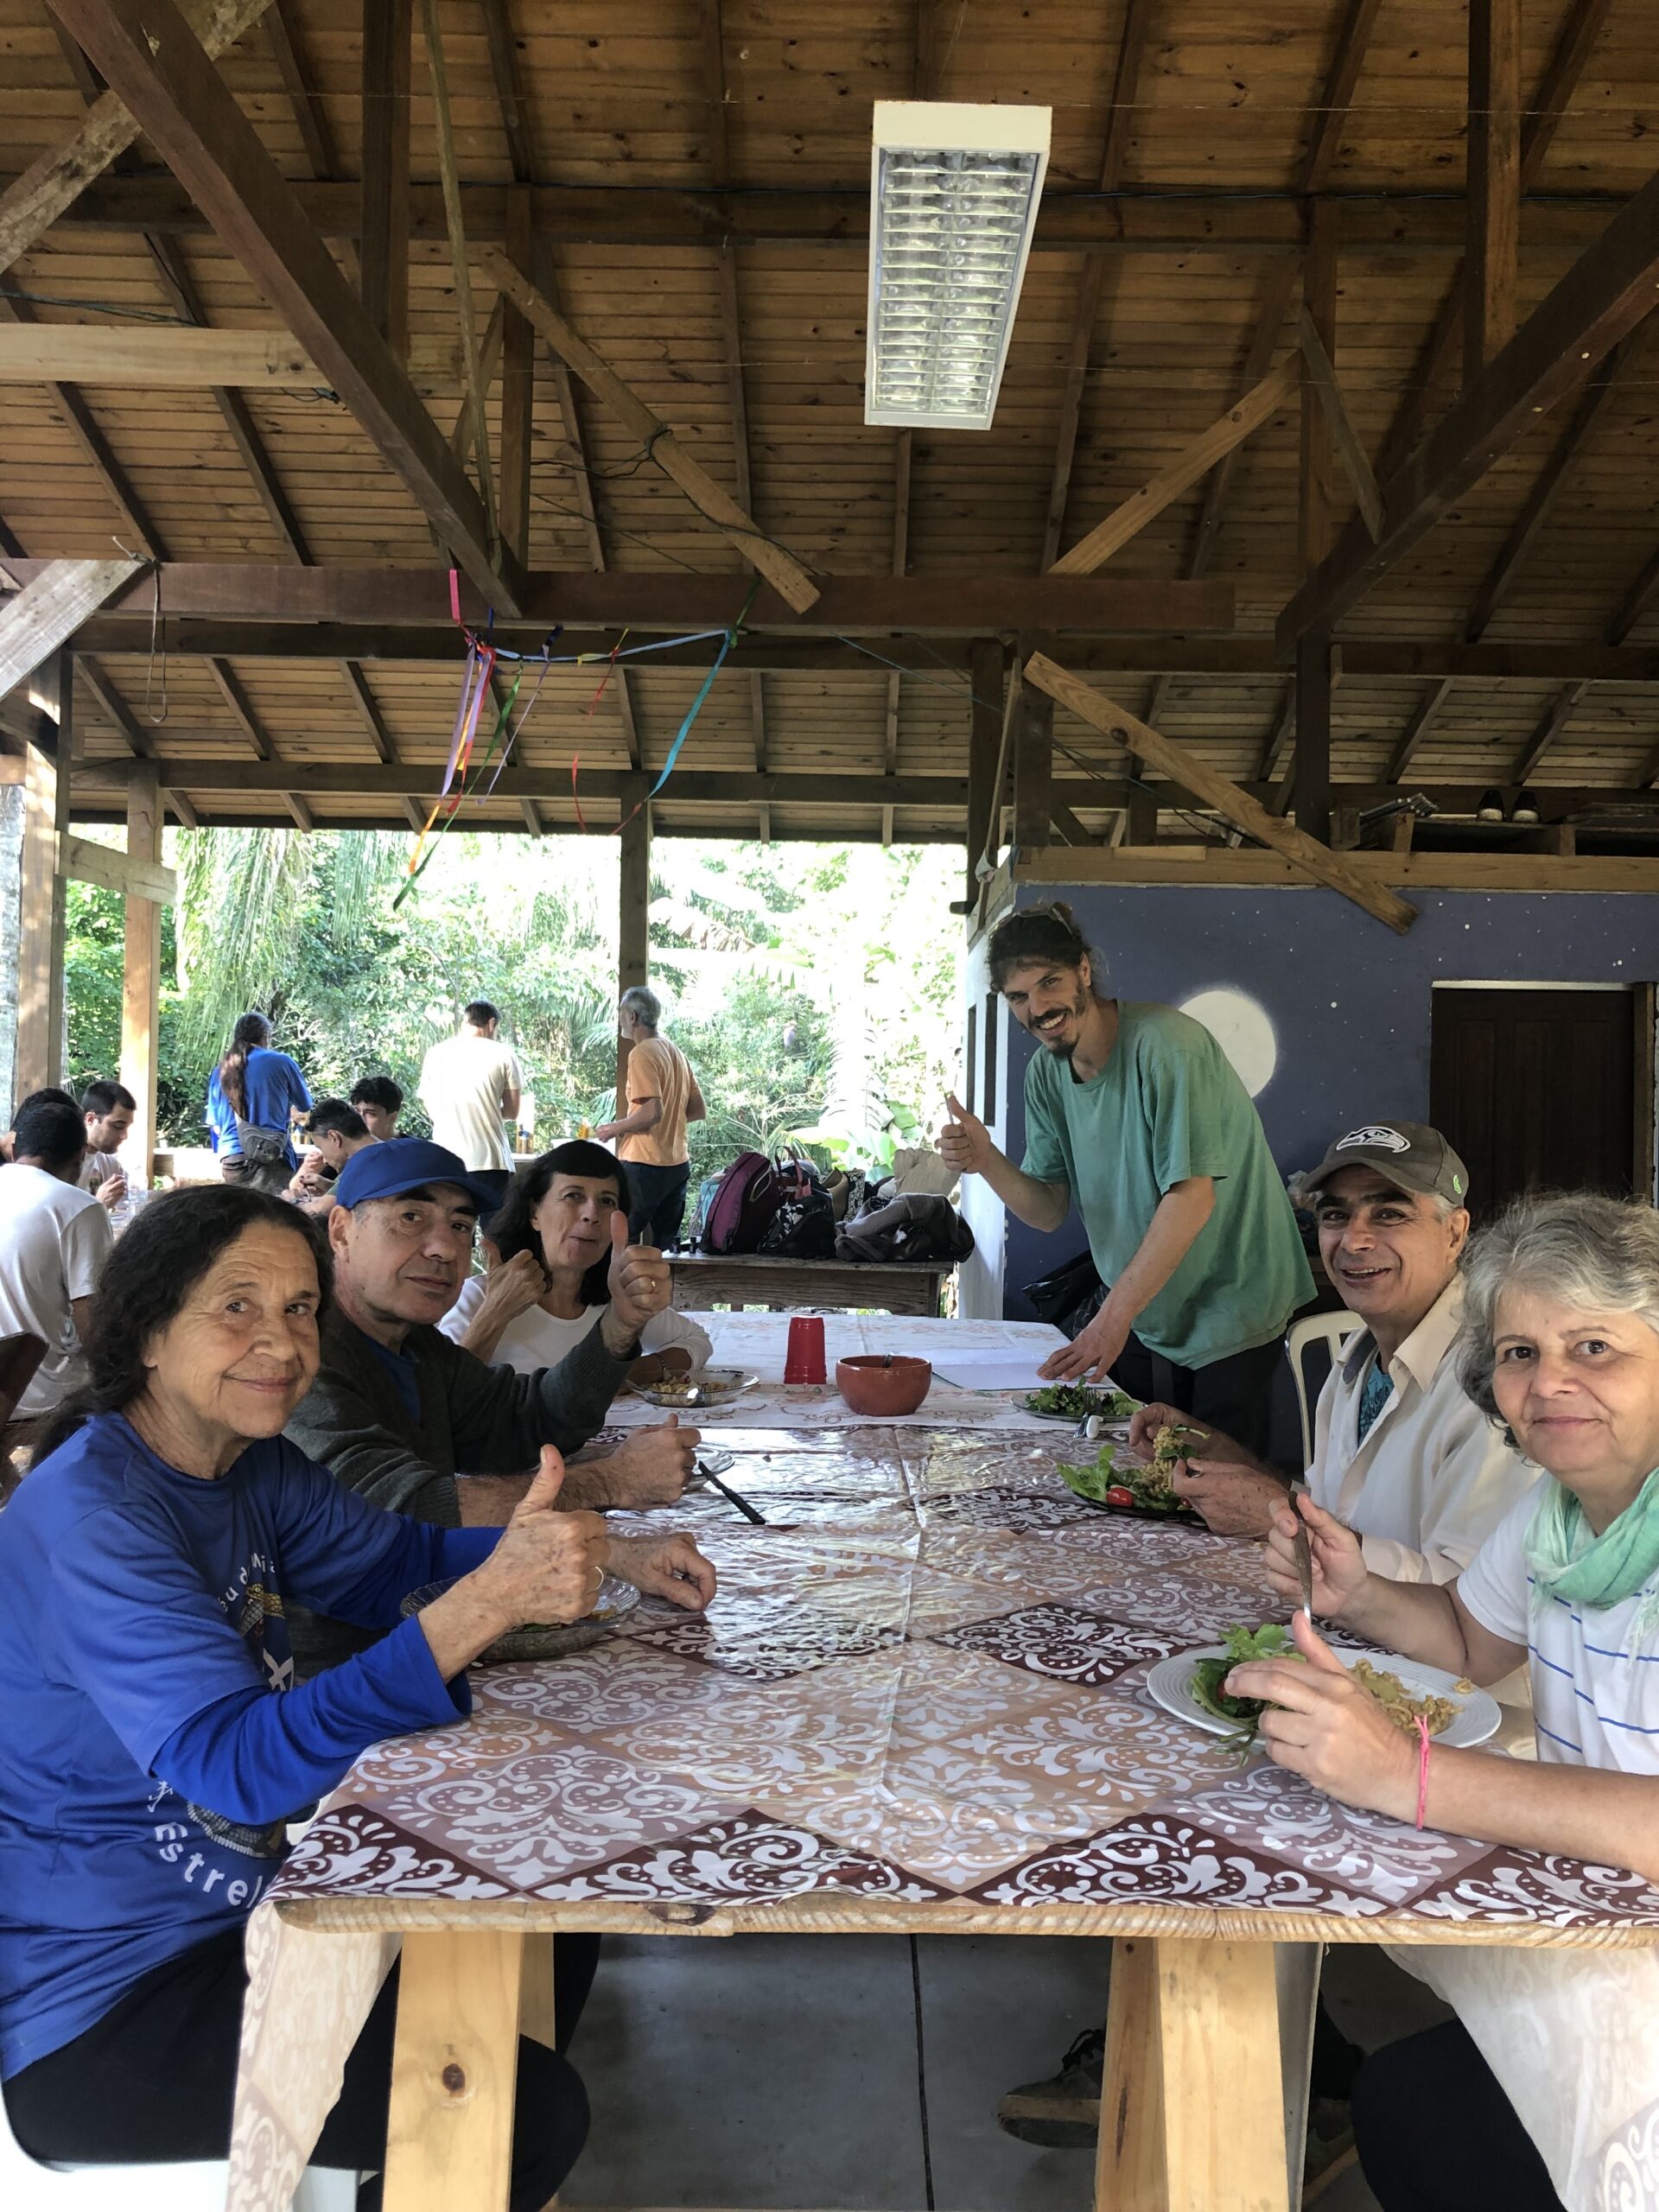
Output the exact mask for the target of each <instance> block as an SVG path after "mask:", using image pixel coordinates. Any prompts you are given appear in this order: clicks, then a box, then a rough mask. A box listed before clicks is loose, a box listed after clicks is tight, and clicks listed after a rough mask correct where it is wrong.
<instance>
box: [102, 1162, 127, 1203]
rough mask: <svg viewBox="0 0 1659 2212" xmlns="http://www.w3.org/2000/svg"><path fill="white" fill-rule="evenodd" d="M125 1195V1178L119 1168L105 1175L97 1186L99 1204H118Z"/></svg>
mask: <svg viewBox="0 0 1659 2212" xmlns="http://www.w3.org/2000/svg"><path fill="white" fill-rule="evenodd" d="M126 1195H127V1179H126V1176H125V1175H124V1173H123V1172H122V1170H121V1169H120V1168H117V1169H116V1171H115V1173H113V1174H112V1175H106V1176H105V1178H104V1180H103V1181H102V1182H101V1183H100V1184H99V1186H98V1203H99V1205H101V1206H118V1205H120V1203H121V1201H122V1199H123V1198H125V1197H126Z"/></svg>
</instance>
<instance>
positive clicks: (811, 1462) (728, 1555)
mask: <svg viewBox="0 0 1659 2212" xmlns="http://www.w3.org/2000/svg"><path fill="white" fill-rule="evenodd" d="M721 1442H722V1444H723V1445H724V1446H726V1447H727V1448H728V1449H729V1450H730V1451H731V1452H732V1453H733V1465H732V1466H731V1468H730V1469H729V1470H728V1471H727V1474H726V1477H725V1479H726V1480H727V1482H728V1483H729V1484H732V1485H734V1487H735V1488H737V1489H738V1490H740V1491H741V1492H742V1493H743V1494H744V1495H745V1496H746V1497H748V1498H749V1499H750V1500H751V1501H752V1502H753V1503H754V1504H755V1505H756V1506H757V1507H758V1508H759V1509H760V1510H761V1511H762V1512H763V1513H764V1515H765V1517H766V1525H765V1526H763V1527H755V1526H752V1525H750V1524H749V1523H747V1522H745V1521H743V1520H742V1519H741V1517H740V1516H738V1515H737V1514H736V1513H735V1512H734V1511H733V1510H731V1508H730V1507H729V1506H728V1504H727V1503H726V1501H725V1500H724V1499H722V1498H721V1497H718V1496H716V1495H715V1494H713V1493H702V1494H696V1495H689V1496H688V1497H687V1498H686V1499H685V1500H683V1502H682V1503H681V1504H680V1505H679V1506H678V1507H676V1508H673V1509H671V1510H667V1511H664V1512H658V1513H654V1514H652V1515H651V1516H649V1522H650V1525H651V1526H652V1527H653V1528H657V1529H661V1528H664V1527H665V1526H678V1527H682V1528H685V1529H690V1530H692V1531H693V1532H695V1534H696V1537H697V1540H698V1541H699V1543H700V1544H701V1545H702V1547H703V1548H704V1550H705V1551H706V1552H707V1553H708V1554H709V1557H710V1558H711V1559H712V1560H714V1561H715V1567H716V1568H717V1571H718V1573H719V1577H720V1590H719V1594H718V1596H717V1597H716V1599H715V1602H714V1604H713V1605H712V1606H711V1607H710V1608H709V1611H708V1613H707V1615H706V1616H702V1617H696V1616H691V1615H688V1614H685V1613H683V1612H679V1611H674V1610H672V1609H671V1608H669V1607H667V1606H665V1605H658V1604H653V1603H651V1602H650V1601H646V1602H645V1603H642V1604H641V1605H640V1606H639V1609H638V1610H637V1611H635V1612H633V1613H632V1615H631V1616H629V1617H628V1618H626V1619H625V1620H624V1621H623V1622H622V1623H621V1624H620V1625H619V1626H618V1628H617V1629H616V1630H614V1631H613V1633H612V1634H611V1635H610V1637H608V1638H607V1640H605V1641H604V1642H602V1643H598V1644H597V1645H595V1646H594V1647H592V1648H590V1649H587V1650H585V1651H582V1652H581V1653H578V1654H576V1655H575V1656H570V1657H568V1658H565V1659H563V1660H560V1661H558V1662H546V1663H541V1664H522V1663H521V1664H513V1665H505V1666H493V1667H484V1668H478V1669H474V1675H473V1697H474V1710H473V1713H472V1716H471V1718H470V1719H467V1720H466V1721H464V1722H462V1723H461V1724H459V1725H457V1726H453V1727H450V1728H446V1729H442V1730H437V1731H434V1732H430V1733H427V1734H422V1735H416V1736H407V1737H400V1738H394V1739H391V1740H389V1741H387V1742H385V1743H384V1744H382V1745H378V1747H376V1748H375V1749H374V1750H372V1751H370V1752H368V1753H366V1754H365V1756H364V1757H363V1758H361V1759H359V1762H358V1764H357V1765H356V1767H355V1768H354V1769H353V1771H352V1773H351V1774H350V1776H349V1777H347V1778H346V1782H345V1783H344V1784H343V1785H342V1787H341V1788H340V1789H339V1790H337V1791H336V1792H335V1793H334V1796H333V1797H332V1798H331V1799H330V1800H329V1801H328V1802H327V1804H326V1805H325V1806H324V1807H323V1808H321V1812H320V1813H319V1815H318V1816H317V1818H316V1819H315V1821H314V1822H313V1823H312V1825H311V1827H309V1828H308V1831H307V1832H306V1834H305V1835H304V1836H303V1838H302V1840H301V1841H300V1843H299V1844H298V1846H297V1847H296V1850H295V1851H294V1853H293V1854H292V1856H291V1858H290V1859H289V1861H288V1864H287V1866H286V1867H285V1868H284V1870H283V1872H282V1873H281V1875H280V1876H279V1877H278V1878H277V1882H276V1885H275V1886H274V1888H273V1889H272V1891H270V1894H269V1896H268V1897H267V1898H266V1899H265V1900H264V1902H262V1904H261V1905H260V1906H259V1908H258V1910H257V1912H256V1914H255V1916H254V1920H253V1923H252V1925H251V1931H250V1948H249V1956H250V1967H251V1977H252V1980H251V1992H250V1997H249V2001H248V2005H247V2008H246V2014H245V2024H244V2036H243V2045H242V2053H241V2068H240V2076H239V2082H238V2104H237V2117H236V2125H235V2139H234V2144H233V2150H232V2183H231V2191H230V2197H229V2204H230V2207H231V2212H278V2208H279V2207H281V2206H283V2205H285V2204H286V2202H287V2199H288V2192H289V2191H290V2190H292V2188H293V2186H294V2182H295V2179H296V2176H297V2174H298V2172H299V2171H300V2170H301V2168H302V2166H303V2164H304V2161H305V2158H306V2155H307V2153H308V2150H309V2148H310V2146H311V2145H312V2143H313V2142H315V2138H316V2133H317V2131H318V2129H319V2127H320V2126H321V2120H322V2118H323V2116H324V2114H325V2113H327V2109H328V2107H329V2105H330V2103H331V2102H332V2101H333V2099H334V2094H335V2092H336V2088H337V2085H338V2081H339V2074H340V2066H341V2064H342V2063H343V2061H344V2058H345V2056H346V2052H347V2051H348V2050H350V2048H351V2045H352V2043H353V2039H354V2038H355V2037H356V2035H357V2032H358V2031H359V2027H360V2025H361V2023H362V2021H363V2018H365V2015H366V2012H367V2011H368V2008H369V2005H371V2003H372V2000H373V1997H374V1994H375V1992H376V1990H377V1989H378V1986H379V1984H380V1981H381V1980H382V1978H383V1977H384V1975H385V1973H386V1971H387V1970H388V1969H389V1967H390V1964H391V1960H392V1958H393V1957H394V1956H395V1955H396V1954H397V1949H398V1948H399V1946H401V1950H402V1967H401V1976H402V1979H401V1985H400V1994H399V2001H398V2018H397V2049H396V2057H395V2063H394V2076H393V2085H392V2099H391V2129H390V2136H389V2143H388V2150H387V2162H386V2181H385V2205H386V2208H387V2212H455V2208H458V2207H463V2206H464V2207H466V2208H467V2212H494V2208H498V2207H500V2206H503V2205H505V2202H506V2184H507V2172H508V2158H509V2149H510V2144H511V2139H512V2094H513V2090H512V2084H513V2072H514V2043H515V2037H517V2035H518V2033H519V2031H520V2029H521V2027H522V2028H523V2029H524V2031H526V2032H529V2033H532V2034H536V2035H539V2036H542V2037H550V2035H551V2029H552V2023H551V2016H550V2005H551V1952H550V1942H549V1941H548V1939H549V1938H550V1937H552V1936H555V1935H556V1934H557V1933H559V1932H561V1931H565V1930H577V1929H585V1930H601V1931H607V1932H611V1931H615V1932H626V1933H627V1934H629V1935H633V1936H639V1935H649V1936H660V1937H663V1938H664V1939H667V1938H670V1937H677V1938H680V1939H682V1940H687V1939H694V1940H701V1941H711V1940H719V1939H724V1938H732V1937H736V1938H741V1937H742V1936H746V1935H754V1934H760V1933H763V1932H776V1931H780V1930H791V1931H805V1932H810V1933H813V1934H817V1935H820V1936H823V1937H825V1938H826V1939H830V1938H833V1937H836V1936H843V1935H849V1934H861V1935H868V1934H871V1933H880V1934H916V1935H922V1934H925V1935H951V1934H955V1935H979V1936H982V1935H1046V1936H1055V1935H1058V1936H1111V1937H1113V1938H1115V1939H1116V1944H1115V1949H1114V1955H1113V1964H1112V1969H1111V1975H1110V1989H1109V2018H1108V2042H1107V2051H1106V2066H1105V2089H1104V2097H1103V2126H1102V2127H1101V2130H1100V2149H1099V2153H1098V2163H1097V2169H1096V2174H1097V2196H1096V2201H1097V2203H1098V2205H1099V2207H1100V2212H1281V2208H1285V2207H1287V2206H1288V2205H1289V2204H1290V2203H1291V2202H1293V2201H1294V2198H1293V2194H1292V2192H1293V2189H1295V2188H1299V2187H1300V2152H1301V2144H1300V2114H1301V2111H1302V2100H1303V2097H1304V2095H1305V2092H1306V2048H1307V2038H1308V2031H1309V2028H1310V2024H1311V2017H1312V1998H1313V1988H1314V1986H1315V1984H1316V1980H1317V1973H1318V1961H1319V1956H1320V1952H1319V1946H1322V1945H1327V1944H1333V1943H1344V1944H1346V1943H1368V1944H1377V1943H1390V1944H1411V1945H1431V1944H1454V1945H1461V1944H1500V1945H1524V1946H1546V1945H1548V1946H1558V1945H1559V1946H1583V1945H1591V1946H1607V1945H1649V1944H1652V1943H1654V1942H1659V1891H1656V1890H1655V1889H1653V1888H1650V1887H1649V1885H1647V1884H1646V1883H1645V1882H1644V1881H1643V1880H1642V1879H1641V1878H1638V1877H1637V1876H1636V1875H1634V1874H1630V1873H1624V1872H1618V1870H1610V1869H1608V1868H1605V1867H1595V1868H1592V1867H1589V1866H1581V1865H1580V1864H1578V1863H1577V1862H1574V1861H1571V1860H1566V1859H1560V1858H1548V1859H1546V1858H1544V1857H1542V1856H1541V1855H1540V1854H1538V1853H1532V1852H1529V1851H1524V1850H1520V1849H1513V1848H1509V1847H1503V1848H1494V1847H1491V1845H1488V1844H1484V1843H1478V1842H1474V1841H1471V1840H1468V1839H1465V1838H1460V1837H1457V1836H1449V1835H1442V1834H1437V1833H1434V1832H1433V1831H1422V1832H1420V1831H1417V1830H1415V1829H1414V1828H1412V1827H1405V1826H1402V1824H1401V1823H1399V1822H1398V1821H1393V1820H1389V1819H1386V1818H1383V1817H1382V1816H1381V1815H1375V1814H1370V1813H1363V1812H1354V1811H1350V1810H1347V1809H1345V1808H1343V1807H1341V1806H1339V1805H1337V1804H1335V1803H1333V1802H1332V1801H1330V1800H1329V1799H1327V1798H1325V1797H1324V1796H1321V1795H1320V1794H1319V1792H1318V1791H1317V1790H1315V1789H1313V1788H1312V1787H1310V1786H1309V1785H1308V1784H1307V1783H1305V1782H1304V1781H1302V1780H1301V1779H1300V1777H1297V1776H1295V1775H1294V1774H1291V1773H1289V1772H1288V1771H1287V1770H1283V1769H1281V1768H1278V1767H1274V1766H1273V1765H1271V1764H1268V1763H1267V1762H1266V1761H1265V1760H1263V1759H1261V1758H1248V1759H1245V1758H1241V1755H1240V1752H1239V1751H1238V1750H1237V1749H1236V1748H1235V1746H1234V1745H1231V1744H1230V1743H1229V1742H1226V1741H1224V1740H1221V1739H1219V1738H1217V1737H1215V1736H1212V1735H1207V1734H1205V1733H1204V1732H1201V1731H1200V1730H1199V1729H1198V1727H1196V1726H1192V1725H1191V1724H1190V1723H1188V1722H1187V1721H1186V1720H1185V1719H1180V1718H1178V1717H1176V1716H1174V1715H1172V1714H1171V1713H1166V1712H1165V1711H1163V1710H1162V1709H1160V1707H1159V1706H1158V1705H1157V1704H1155V1703H1154V1700H1152V1698H1151V1697H1150V1696H1149V1694H1148V1693H1147V1676H1148V1674H1149V1672H1150V1670H1151V1669H1152V1668H1153V1667H1154V1665H1155V1664H1156V1663H1157V1662H1158V1661H1159V1660H1160V1659H1162V1658H1164V1657H1166V1656H1169V1655H1171V1654H1173V1653H1175V1652H1178V1651H1181V1650H1184V1649H1188V1648H1190V1647H1192V1646H1193V1645H1196V1644H1203V1643H1211V1642H1213V1641H1215V1640H1217V1638H1218V1637H1220V1636H1221V1635H1222V1634H1223V1633H1224V1631H1225V1630H1227V1629H1228V1628H1229V1627H1230V1626H1231V1625H1233V1624H1235V1623H1238V1622H1247V1623H1251V1624H1255V1623H1257V1622H1260V1621H1262V1620H1263V1619H1267V1618H1283V1617H1284V1616H1283V1612H1282V1610H1281V1608H1280V1607H1278V1606H1277V1605H1275V1604H1274V1601H1273V1599H1272V1597H1271V1594H1270V1592H1268V1587H1267V1585H1266V1583H1265V1580H1264V1578H1263V1573H1262V1560H1261V1554H1260V1550H1259V1548H1258V1547H1257V1546H1256V1545H1255V1544H1254V1543H1251V1542H1249V1541H1243V1540H1240V1539H1235V1538H1228V1537H1223V1536H1216V1535H1211V1534H1210V1533H1209V1532H1208V1531H1206V1530H1204V1529H1195V1528H1189V1527H1185V1526H1179V1525H1173V1524H1171V1523H1169V1522H1160V1521H1154V1520H1147V1519H1141V1518H1133V1517H1128V1516H1122V1515H1119V1514H1116V1513H1111V1512H1107V1511H1104V1510H1096V1509H1094V1508H1091V1507H1089V1506H1087V1505H1084V1504H1082V1503H1078V1502H1077V1500H1075V1499H1074V1498H1073V1497H1071V1494H1070V1493H1069V1491H1067V1490H1066V1489H1065V1485H1064V1484H1063V1483H1062V1482H1061V1481H1060V1479H1059V1478H1058V1474H1057V1471H1056V1469H1057V1465H1058V1463H1059V1462H1061V1461H1064V1460H1065V1459H1068V1458H1069V1457H1073V1456H1075V1455H1076V1454H1077V1451H1078V1448H1079V1447H1078V1446H1077V1444H1076V1442H1075V1440H1074V1439H1073V1438H1072V1437H1071V1435H1070V1433H1068V1432H1062V1433H1055V1432H1053V1431H1049V1432H1044V1433H1039V1432H1036V1431H1027V1432H1007V1431H1000V1432H991V1433H987V1432H985V1431H983V1430H981V1429H977V1428H973V1427H932V1428H928V1427H906V1428H894V1427H880V1426H862V1427H861V1426H850V1425H849V1426H842V1427H827V1428H826V1427H820V1428H816V1429H811V1430H807V1431H802V1432H800V1433H791V1432H788V1431H780V1430H778V1429H755V1430H747V1431H746V1430H742V1429H737V1428H732V1429H728V1430H726V1431H724V1432H722V1435H721ZM614 1517H615V1518H616V1519H617V1520H618V1521H619V1522H621V1523H622V1524H623V1525H624V1526H626V1525H627V1524H628V1523H629V1522H630V1521H631V1520H640V1521H643V1519H644V1518H645V1516H614ZM602 1971H603V1968H602V1966H601V1972H602ZM1102 2001H1103V2009H1104V2008H1105V2005H1106V2001H1107V1992H1105V1991H1104V1990H1103V1992H1102ZM987 2031H988V2032H990V2033H994V2032H995V2023H993V2022H988V2023H987Z"/></svg>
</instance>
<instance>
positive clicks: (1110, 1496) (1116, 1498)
mask: <svg viewBox="0 0 1659 2212" xmlns="http://www.w3.org/2000/svg"><path fill="white" fill-rule="evenodd" d="M1106 1503H1107V1504H1108V1505H1133V1504H1134V1503H1135V1492H1134V1491H1132V1490H1125V1489H1124V1487H1123V1485H1122V1483H1115V1484H1113V1485H1112V1487H1111V1489H1110V1490H1109V1491H1107V1493H1106Z"/></svg>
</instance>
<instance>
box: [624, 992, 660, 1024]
mask: <svg viewBox="0 0 1659 2212" xmlns="http://www.w3.org/2000/svg"><path fill="white" fill-rule="evenodd" d="M622 1003H623V1005H624V1006H625V1007H626V1008H627V1010H628V1012H629V1013H630V1014H632V1016H633V1018H634V1020H636V1021H643V1022H644V1023H645V1027H646V1028H647V1029H655V1028H656V1027H658V1024H659V1023H660V1021H661V1020H662V1018H663V1002H662V1001H661V1000H660V999H659V998H658V995H657V994H656V992H655V991H653V990H651V989H649V988H647V986H646V985H645V984H644V983H630V984H629V986H628V988H627V989H626V991H624V992H623V994H622Z"/></svg>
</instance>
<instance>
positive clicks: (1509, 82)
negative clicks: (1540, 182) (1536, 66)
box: [1463, 0, 1521, 386]
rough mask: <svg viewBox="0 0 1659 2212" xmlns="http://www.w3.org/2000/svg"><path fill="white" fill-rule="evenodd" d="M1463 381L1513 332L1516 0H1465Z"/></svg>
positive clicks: (1517, 219) (1517, 207) (1517, 241)
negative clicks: (1466, 106) (1466, 230)
mask: <svg viewBox="0 0 1659 2212" xmlns="http://www.w3.org/2000/svg"><path fill="white" fill-rule="evenodd" d="M1466 144H1467V162H1468V180H1467V183H1466V185H1465V195H1466V204H1467V208H1468V217H1469V251H1468V253H1467V255H1466V256H1465V261H1464V310H1463V381H1464V384H1465V386H1467V385H1471V384H1472V383H1473V382H1474V380H1475V378H1477V377H1478V375H1479V374H1480V372H1481V371H1482V370H1483V369H1484V367H1485V365H1486V364H1487V362H1488V361H1490V360H1491V358H1492V356H1493V355H1494V354H1495V353H1501V352H1502V351H1503V347H1504V346H1507V345H1508V344H1509V342H1510V339H1511V338H1513V337H1514V335H1515V326H1516V319H1517V315H1516V286H1517V283H1518V279H1519V274H1520V257H1521V0H1469V130H1468V137H1467V141H1466Z"/></svg>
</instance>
